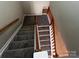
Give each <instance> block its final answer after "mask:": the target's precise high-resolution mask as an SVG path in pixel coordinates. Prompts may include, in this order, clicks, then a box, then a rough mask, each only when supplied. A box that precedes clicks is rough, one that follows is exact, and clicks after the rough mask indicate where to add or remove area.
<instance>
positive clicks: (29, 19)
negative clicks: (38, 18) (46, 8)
mask: <svg viewBox="0 0 79 59" xmlns="http://www.w3.org/2000/svg"><path fill="white" fill-rule="evenodd" d="M34 24H35V17H34V16H25V17H24V23H23V26H27V25H34Z"/></svg>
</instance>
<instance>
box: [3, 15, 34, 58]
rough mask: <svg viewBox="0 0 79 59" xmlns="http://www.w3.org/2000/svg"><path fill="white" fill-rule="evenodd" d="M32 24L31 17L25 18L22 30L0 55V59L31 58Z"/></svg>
mask: <svg viewBox="0 0 79 59" xmlns="http://www.w3.org/2000/svg"><path fill="white" fill-rule="evenodd" d="M28 20H30V21H28ZM34 23H35V22H34V18H33V16H31V17H28V16H26V17H25V19H24V23H23V26H22V28H21V29H20V30H19V32H18V33H17V35H16V36H15V37H14V40H13V41H12V42H11V43H10V44H9V46H8V48H7V50H6V51H5V52H4V53H3V54H2V58H33V53H34Z"/></svg>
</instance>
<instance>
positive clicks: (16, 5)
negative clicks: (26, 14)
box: [0, 1, 23, 48]
mask: <svg viewBox="0 0 79 59" xmlns="http://www.w3.org/2000/svg"><path fill="white" fill-rule="evenodd" d="M16 18H19V19H20V20H22V19H23V11H22V8H21V2H6V1H5V2H1V1H0V28H3V27H4V26H6V25H7V24H9V23H10V22H12V21H13V20H15V19H16ZM19 23H20V22H17V23H16V24H15V25H12V26H11V27H10V28H9V29H8V30H6V31H5V32H3V33H0V48H1V47H2V46H3V45H4V44H5V42H6V41H7V40H8V39H9V38H10V36H11V35H12V33H13V32H14V31H15V30H16V28H17V25H18V24H19Z"/></svg>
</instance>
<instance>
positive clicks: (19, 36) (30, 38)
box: [14, 35, 34, 41]
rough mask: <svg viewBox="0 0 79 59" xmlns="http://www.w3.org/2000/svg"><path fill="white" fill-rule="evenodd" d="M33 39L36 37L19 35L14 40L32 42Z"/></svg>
mask: <svg viewBox="0 0 79 59" xmlns="http://www.w3.org/2000/svg"><path fill="white" fill-rule="evenodd" d="M32 39H34V35H18V36H16V37H15V38H14V41H20V40H32Z"/></svg>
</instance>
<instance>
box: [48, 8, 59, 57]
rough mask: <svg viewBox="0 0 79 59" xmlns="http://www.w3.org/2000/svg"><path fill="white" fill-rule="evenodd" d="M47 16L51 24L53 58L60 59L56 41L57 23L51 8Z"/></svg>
mask: <svg viewBox="0 0 79 59" xmlns="http://www.w3.org/2000/svg"><path fill="white" fill-rule="evenodd" d="M47 16H48V20H49V24H50V26H49V28H50V42H51V57H58V54H57V51H56V40H55V23H54V18H53V16H52V13H51V10H50V7H48V11H47Z"/></svg>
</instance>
